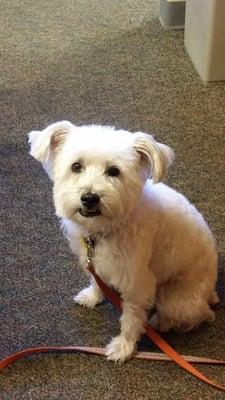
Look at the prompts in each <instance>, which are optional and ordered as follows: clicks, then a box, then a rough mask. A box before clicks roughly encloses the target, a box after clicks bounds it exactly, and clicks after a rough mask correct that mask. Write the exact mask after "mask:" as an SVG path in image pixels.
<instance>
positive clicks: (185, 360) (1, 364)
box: [0, 264, 225, 391]
mask: <svg viewBox="0 0 225 400" xmlns="http://www.w3.org/2000/svg"><path fill="white" fill-rule="evenodd" d="M88 270H89V271H90V273H91V274H92V275H93V276H94V278H95V280H96V282H97V284H98V286H99V287H100V289H101V290H102V291H103V293H104V295H105V297H106V298H107V299H108V300H109V301H110V302H111V303H112V304H114V305H115V306H116V307H117V308H118V309H119V310H122V303H121V300H120V297H119V296H118V295H117V293H116V292H114V290H112V289H111V288H109V287H108V286H107V285H106V284H105V283H104V282H103V281H102V280H101V279H100V278H99V276H98V275H97V274H96V272H95V270H94V268H93V266H92V265H90V264H89V266H88ZM145 333H146V335H147V336H148V337H149V339H150V340H152V341H153V342H154V343H155V344H156V345H157V346H158V347H159V348H160V349H161V350H162V351H163V352H164V353H165V354H161V353H150V352H138V353H137V354H135V355H134V356H133V358H137V359H145V360H154V361H174V362H175V363H176V364H178V365H179V366H180V367H182V368H183V369H185V370H186V371H187V372H189V373H191V374H192V375H194V376H195V377H197V378H198V379H200V380H201V381H203V382H205V383H207V384H209V385H210V386H213V387H215V388H217V389H219V390H222V391H225V386H224V385H221V384H219V383H217V382H215V381H213V380H211V379H209V378H207V377H206V376H205V375H204V374H203V373H201V372H200V371H198V370H197V369H196V368H194V367H193V366H192V365H191V364H190V362H191V363H198V364H209V365H225V360H214V359H210V358H202V357H192V356H181V355H180V354H178V353H177V352H176V351H175V350H174V349H173V348H172V347H171V346H170V345H169V344H168V343H167V342H166V341H165V340H164V339H162V338H161V336H160V335H158V333H157V332H156V331H155V330H154V329H153V328H152V327H151V326H150V325H149V324H146V325H145ZM50 352H63V353H66V352H68V353H69V352H76V353H89V354H97V355H104V354H105V350H104V349H102V348H98V347H82V346H44V347H34V348H30V349H25V350H22V351H20V352H18V353H15V354H12V355H10V356H8V357H6V358H4V359H3V360H1V361H0V371H3V370H4V369H5V368H6V367H8V366H9V365H10V364H12V363H13V362H15V361H17V360H19V359H21V358H24V357H26V356H28V355H33V354H38V353H50Z"/></svg>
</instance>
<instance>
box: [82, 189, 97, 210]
mask: <svg viewBox="0 0 225 400" xmlns="http://www.w3.org/2000/svg"><path fill="white" fill-rule="evenodd" d="M81 202H82V204H83V206H84V207H86V208H88V209H93V208H96V206H98V204H99V202H100V197H99V195H98V194H97V193H92V192H88V193H84V194H82V196H81Z"/></svg>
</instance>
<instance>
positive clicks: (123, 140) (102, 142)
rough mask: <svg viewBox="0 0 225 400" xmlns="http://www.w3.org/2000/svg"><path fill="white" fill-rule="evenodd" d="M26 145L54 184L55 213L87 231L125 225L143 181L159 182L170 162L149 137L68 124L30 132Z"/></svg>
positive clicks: (165, 149) (166, 152)
mask: <svg viewBox="0 0 225 400" xmlns="http://www.w3.org/2000/svg"><path fill="white" fill-rule="evenodd" d="M29 143H30V145H31V149H30V154H31V155H32V156H33V157H34V158H36V159H37V160H39V161H41V162H42V164H43V166H44V168H45V169H46V171H47V173H48V175H49V176H50V178H51V179H52V180H53V183H54V189H53V191H54V202H55V207H56V214H57V215H58V216H59V217H61V218H67V219H71V220H73V221H75V222H76V223H78V224H80V225H81V226H83V227H84V228H85V229H87V230H88V231H91V232H93V231H96V232H99V231H100V232H102V231H104V230H106V229H109V227H112V226H113V225H115V224H116V225H118V223H120V222H121V221H122V220H123V221H125V220H126V218H127V216H128V215H130V214H131V213H132V212H133V210H134V209H135V207H136V205H137V202H138V201H139V199H140V196H141V193H142V189H143V186H144V184H145V181H146V179H148V178H149V177H152V181H153V183H157V182H159V181H160V180H161V179H162V178H163V176H164V174H165V171H166V168H167V167H168V165H169V164H170V163H171V162H172V159H173V152H172V150H171V149H170V148H169V147H168V146H166V145H163V144H161V143H158V142H156V141H155V139H154V138H153V137H152V136H151V135H148V134H144V133H141V132H137V133H133V134H132V133H130V132H128V131H124V130H117V131H116V130H115V129H114V128H111V127H103V126H95V125H90V126H81V127H77V126H74V125H73V124H71V123H70V122H67V121H62V122H58V123H55V124H52V125H50V126H49V127H48V128H46V129H44V130H43V131H41V132H39V131H32V132H30V133H29Z"/></svg>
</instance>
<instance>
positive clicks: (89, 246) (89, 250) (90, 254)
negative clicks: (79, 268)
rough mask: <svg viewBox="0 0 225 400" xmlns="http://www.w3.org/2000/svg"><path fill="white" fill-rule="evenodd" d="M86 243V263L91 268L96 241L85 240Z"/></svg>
mask: <svg viewBox="0 0 225 400" xmlns="http://www.w3.org/2000/svg"><path fill="white" fill-rule="evenodd" d="M85 243H86V246H87V257H86V261H87V265H88V266H90V265H91V264H92V259H93V256H94V246H95V243H94V240H92V239H90V238H85Z"/></svg>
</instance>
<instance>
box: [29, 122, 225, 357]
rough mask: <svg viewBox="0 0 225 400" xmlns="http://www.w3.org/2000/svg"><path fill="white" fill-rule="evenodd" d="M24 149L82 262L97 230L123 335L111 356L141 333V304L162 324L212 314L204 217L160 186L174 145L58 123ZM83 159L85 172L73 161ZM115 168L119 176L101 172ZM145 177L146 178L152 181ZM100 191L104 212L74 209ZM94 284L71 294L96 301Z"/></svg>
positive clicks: (100, 269)
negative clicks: (47, 184)
mask: <svg viewBox="0 0 225 400" xmlns="http://www.w3.org/2000/svg"><path fill="white" fill-rule="evenodd" d="M29 138H30V144H31V155H32V156H33V157H35V158H36V159H37V160H39V161H41V162H42V163H43V166H44V168H45V169H46V170H47V173H48V174H49V176H50V178H51V179H52V180H53V185H54V186H53V192H54V202H55V208H56V214H57V215H58V217H60V218H61V219H62V226H63V229H64V231H65V234H66V237H67V238H68V240H69V242H70V246H71V249H72V251H73V252H74V253H76V254H77V255H78V256H79V259H80V264H81V266H82V267H83V268H84V270H85V269H86V261H85V259H86V251H85V249H84V248H83V247H82V246H80V237H84V236H94V237H95V238H96V248H95V254H94V260H93V261H94V266H95V269H96V272H97V274H98V275H99V276H100V277H101V278H102V279H103V280H104V281H105V282H106V283H107V284H109V285H111V286H113V287H114V288H115V289H117V290H118V291H119V292H120V294H121V297H122V299H123V312H122V316H121V320H120V322H121V332H120V334H119V335H118V336H117V337H116V338H114V339H113V340H112V341H111V343H110V344H109V345H108V346H107V351H106V354H107V356H108V358H109V359H112V360H116V361H123V360H125V359H127V358H129V357H130V356H131V355H132V353H133V352H134V350H135V344H136V342H137V341H138V340H139V338H140V335H141V334H142V333H143V332H144V323H145V321H146V320H147V310H149V309H151V308H152V307H153V306H155V309H156V312H155V314H154V315H153V316H152V318H151V323H152V325H153V326H154V327H155V328H157V329H159V330H160V331H167V330H169V329H171V328H180V329H183V330H186V329H191V328H193V327H195V326H197V325H198V324H200V323H201V322H202V321H206V320H213V319H214V312H213V311H212V310H211V308H210V304H214V303H216V302H217V301H218V296H217V294H216V291H215V284H216V279H217V254H216V250H215V243H214V240H213V237H212V234H211V232H210V230H209V228H208V226H207V224H206V222H205V221H204V219H203V217H202V215H201V214H200V213H199V212H198V211H197V210H196V208H195V207H194V206H193V205H191V204H190V203H189V202H188V200H187V199H186V198H185V197H184V196H183V195H181V194H180V193H177V192H176V191H175V190H173V189H171V188H169V187H168V186H166V185H164V184H163V183H158V182H159V181H160V180H161V179H162V178H163V176H164V174H165V171H166V168H167V167H168V166H169V165H170V163H171V162H172V160H173V152H172V150H171V149H170V148H169V147H168V146H166V145H163V144H160V143H158V142H156V141H155V139H154V138H153V137H152V136H150V135H147V134H144V133H140V132H138V133H134V134H132V133H130V132H127V131H124V130H118V131H116V130H115V129H114V128H111V127H102V126H94V125H91V126H81V127H77V126H74V125H72V124H71V123H70V122H67V121H63V122H58V123H56V124H53V125H50V126H49V127H48V128H46V129H45V130H44V131H42V132H31V133H30V134H29ZM77 161H79V162H81V164H82V171H81V172H80V173H74V172H72V171H71V165H72V164H73V163H74V162H77ZM112 165H116V166H117V167H118V168H119V169H120V171H121V175H120V176H119V177H109V176H107V175H106V173H105V171H106V170H107V168H108V167H110V166H112ZM150 177H151V178H152V179H150ZM89 191H92V192H95V193H97V194H98V195H99V196H100V199H101V203H100V207H101V215H99V216H95V217H91V218H85V217H83V216H82V215H80V213H79V209H80V207H81V199H80V198H81V196H82V194H84V193H85V192H89ZM102 299H103V295H102V293H101V290H100V289H99V288H98V287H97V286H96V284H95V282H94V281H93V280H91V284H90V286H89V287H88V288H86V289H83V290H82V291H81V292H80V293H79V294H78V295H77V296H75V301H76V303H78V304H81V305H84V306H87V307H90V308H92V307H94V306H95V305H96V304H97V303H99V302H101V301H102Z"/></svg>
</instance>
